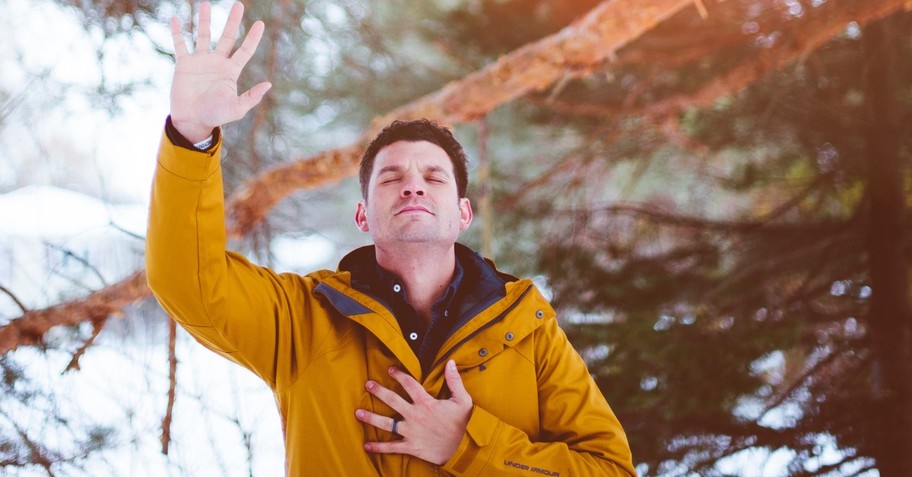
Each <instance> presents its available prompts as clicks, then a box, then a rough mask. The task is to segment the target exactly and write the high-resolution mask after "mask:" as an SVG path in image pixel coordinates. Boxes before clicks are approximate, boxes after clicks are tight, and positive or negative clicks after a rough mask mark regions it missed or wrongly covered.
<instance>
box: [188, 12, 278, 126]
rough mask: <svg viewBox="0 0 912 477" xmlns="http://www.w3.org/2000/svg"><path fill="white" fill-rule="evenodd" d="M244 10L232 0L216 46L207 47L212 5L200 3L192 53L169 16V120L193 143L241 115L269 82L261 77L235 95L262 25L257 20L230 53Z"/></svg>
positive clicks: (255, 101) (259, 98) (256, 99)
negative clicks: (171, 43)
mask: <svg viewBox="0 0 912 477" xmlns="http://www.w3.org/2000/svg"><path fill="white" fill-rule="evenodd" d="M243 15H244V6H243V5H242V4H240V3H235V4H234V5H233V6H232V7H231V12H230V13H229V15H228V21H227V22H226V23H225V30H224V32H223V33H222V36H221V37H220V38H219V40H218V43H216V45H215V49H211V50H210V42H211V37H210V31H209V21H210V6H209V4H208V3H207V2H204V3H202V4H201V5H200V11H199V31H198V33H197V40H196V48H195V49H194V52H193V53H190V52H189V51H188V50H187V45H186V43H185V42H184V39H183V35H182V30H181V25H180V21H179V20H178V19H177V18H176V17H175V18H172V19H171V36H172V38H173V40H174V52H175V56H176V58H177V64H176V66H175V68H174V78H173V79H172V83H171V121H172V123H173V124H174V127H175V128H177V130H178V131H179V132H180V133H181V134H182V135H184V137H186V138H187V139H189V140H190V141H192V142H199V141H201V140H203V139H205V138H207V137H209V136H210V135H211V134H212V129H213V128H216V127H219V126H221V125H223V124H226V123H229V122H231V121H236V120H238V119H240V118H242V117H243V116H244V115H245V114H247V111H249V110H250V109H251V108H253V107H254V106H256V105H257V104H258V103H259V102H260V100H261V99H262V98H263V95H264V94H266V92H267V91H268V90H269V88H270V87H271V85H270V84H269V83H266V82H264V83H260V84H258V85H256V86H254V87H253V88H250V89H249V90H248V91H246V92H245V93H244V94H241V95H238V91H237V81H238V77H239V76H240V74H241V71H242V70H243V69H244V66H246V65H247V62H248V61H250V58H251V57H252V56H253V53H254V51H256V47H257V45H258V44H259V43H260V39H261V38H262V36H263V28H264V27H263V22H261V21H257V22H255V23H254V24H253V25H252V26H251V27H250V31H249V32H248V34H247V36H246V37H245V38H244V41H243V42H242V43H241V46H240V48H238V49H237V51H235V52H234V54H233V55H232V54H231V50H232V49H233V47H234V44H235V41H236V39H237V35H238V31H239V29H240V24H241V18H242V17H243Z"/></svg>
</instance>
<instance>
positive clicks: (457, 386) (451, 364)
mask: <svg viewBox="0 0 912 477" xmlns="http://www.w3.org/2000/svg"><path fill="white" fill-rule="evenodd" d="M444 378H445V379H446V383H447V386H448V387H449V388H450V392H451V393H452V396H451V397H450V399H452V400H454V401H456V402H458V403H466V402H468V403H471V402H472V396H470V395H469V392H468V391H466V388H465V385H464V384H463V383H462V376H461V375H460V374H459V370H458V369H456V361H453V360H452V359H451V360H449V361H447V364H446V369H445V370H444Z"/></svg>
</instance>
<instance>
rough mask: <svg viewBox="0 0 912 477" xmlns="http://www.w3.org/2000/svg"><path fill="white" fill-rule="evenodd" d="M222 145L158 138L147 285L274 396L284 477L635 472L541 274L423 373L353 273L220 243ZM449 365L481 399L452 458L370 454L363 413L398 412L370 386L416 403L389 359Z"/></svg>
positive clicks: (480, 318) (377, 435)
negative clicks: (281, 269) (283, 268)
mask: <svg viewBox="0 0 912 477" xmlns="http://www.w3.org/2000/svg"><path fill="white" fill-rule="evenodd" d="M220 148H221V144H217V145H216V147H214V148H213V149H212V150H211V151H209V152H196V151H191V150H189V149H184V148H180V147H177V146H174V145H173V144H172V143H171V141H170V140H169V139H168V138H167V136H166V135H165V136H163V138H162V143H161V148H160V151H159V158H158V167H157V170H156V173H155V180H154V182H153V186H152V204H151V211H150V216H149V229H148V236H147V244H146V247H147V248H146V266H147V273H148V280H149V286H150V287H151V288H152V290H153V292H154V294H155V297H156V298H157V299H158V301H159V303H161V305H162V307H164V309H165V310H166V311H167V312H168V313H169V314H170V315H171V316H172V317H173V318H174V319H175V321H177V322H178V323H179V324H180V325H181V326H183V327H184V328H185V329H186V330H187V331H188V332H189V333H190V334H191V335H193V336H194V337H195V338H196V339H197V340H198V341H199V342H200V343H202V344H203V345H204V346H206V347H207V348H209V349H211V350H213V351H215V352H216V353H219V354H220V355H222V356H224V357H226V358H228V359H230V360H232V361H234V362H236V363H238V364H240V365H242V366H244V367H246V368H248V369H250V370H251V371H253V372H254V373H256V374H257V375H258V376H259V377H260V378H262V379H263V380H264V381H265V382H266V383H267V384H268V385H269V387H270V388H271V389H272V390H273V392H274V393H275V397H276V402H277V404H278V408H279V412H280V413H281V417H282V422H283V426H284V431H285V448H286V469H287V472H288V475H291V476H302V475H317V476H332V475H339V476H359V477H360V476H371V475H386V476H393V475H403V476H440V475H482V476H498V475H525V476H536V475H550V476H564V477H565V476H571V475H599V476H615V475H628V474H629V475H635V471H634V469H633V464H632V460H631V454H630V449H629V447H628V444H627V439H626V436H625V435H624V431H623V429H622V428H621V425H620V423H619V422H618V421H617V418H616V417H615V416H614V413H613V412H612V411H611V409H610V408H609V406H608V404H607V402H605V399H604V397H603V396H602V395H601V393H600V392H599V390H598V388H597V387H596V385H595V383H594V382H593V380H592V379H591V377H590V375H589V372H588V370H587V369H586V365H585V364H584V362H583V360H582V359H581V358H580V356H579V355H578V354H577V353H576V351H574V350H573V348H572V347H571V345H570V343H569V342H568V341H567V338H566V336H565V335H564V333H563V331H562V330H561V329H560V328H559V327H558V324H557V320H556V318H555V312H554V310H553V309H552V308H551V306H550V305H549V304H548V302H547V301H546V300H545V299H544V298H543V297H542V295H541V294H540V293H539V291H538V290H537V289H536V288H535V286H534V285H533V284H532V282H531V281H529V280H515V281H511V282H509V283H507V284H506V295H505V296H504V297H503V298H501V299H499V300H497V301H496V302H495V303H493V304H492V305H490V306H488V307H487V308H486V309H484V310H483V311H481V312H480V313H478V314H477V315H476V316H475V317H474V318H472V319H471V320H470V321H469V322H468V323H467V324H465V325H464V326H462V327H461V328H460V329H459V330H457V331H456V332H455V333H454V334H453V335H452V336H450V337H449V338H448V339H447V341H446V342H445V343H444V344H443V346H442V347H441V349H440V352H439V354H438V358H437V360H436V361H435V364H434V365H433V366H432V367H431V369H430V370H429V372H428V373H427V374H426V375H424V374H423V373H422V370H421V366H420V364H419V362H418V359H417V358H416V356H415V354H414V352H413V351H412V350H411V348H410V347H409V345H408V344H407V343H406V341H405V339H404V338H403V336H402V333H401V332H400V329H399V325H398V323H397V321H396V318H395V317H394V316H392V314H391V313H390V312H389V311H388V310H387V309H386V308H385V307H384V306H383V305H381V304H380V303H379V302H378V301H377V300H375V299H374V298H372V297H371V296H368V295H365V294H363V293H361V292H359V291H357V290H355V289H353V288H352V287H351V284H350V274H349V273H348V272H346V271H337V272H332V271H329V270H321V271H317V272H314V273H311V274H308V275H306V276H300V275H295V274H277V273H275V272H273V271H271V270H269V269H266V268H262V267H258V266H256V265H253V264H251V263H250V262H249V261H247V260H246V259H245V258H244V257H242V256H240V255H238V254H235V253H232V252H226V251H225V247H226V235H225V221H224V199H223V191H222V177H221V168H220V167H219V163H220ZM449 358H452V359H454V360H455V361H456V363H457V365H458V368H459V370H460V373H461V375H462V378H463V381H464V384H465V387H466V389H467V390H468V392H469V394H470V395H471V396H472V399H473V402H474V404H475V407H474V409H473V410H472V414H471V417H470V419H469V423H468V427H467V429H466V432H465V435H464V436H463V437H462V440H461V442H460V444H459V447H458V449H457V450H456V452H455V454H454V455H453V456H452V458H451V459H450V460H449V462H447V463H446V464H444V465H443V466H440V467H438V466H435V465H433V464H430V463H428V462H426V461H423V460H420V459H417V458H414V457H411V456H407V455H396V454H371V453H367V452H365V451H364V450H363V443H364V442H366V441H380V440H388V439H390V438H391V435H390V434H389V433H386V432H384V431H381V430H378V429H376V428H374V427H372V426H368V425H366V424H363V423H361V422H360V421H358V420H357V419H356V418H355V415H354V414H355V409H357V408H363V409H369V410H372V411H373V412H376V413H379V414H383V415H387V416H392V415H393V414H395V413H394V411H393V410H392V409H390V408H389V407H387V406H386V405H385V404H384V403H383V402H382V401H380V400H378V399H375V398H374V397H373V396H372V395H371V394H369V393H368V392H367V391H365V389H364V383H365V382H366V381H367V380H368V379H372V380H374V381H377V382H379V383H380V384H382V385H383V386H386V387H387V388H390V389H393V390H396V391H397V392H398V393H399V394H400V395H403V396H406V395H407V394H406V393H405V391H404V390H403V389H401V387H400V386H399V385H398V383H397V382H396V381H394V380H393V379H392V378H391V377H390V375H389V373H387V371H386V370H387V369H388V368H389V367H390V366H393V365H395V366H398V367H400V368H401V369H404V370H406V371H407V372H408V373H409V374H411V375H412V376H413V377H414V378H415V379H417V380H418V381H419V382H420V383H422V384H423V386H424V388H425V389H426V390H427V391H428V392H429V393H430V394H431V395H434V396H441V395H442V393H444V392H445V390H444V389H445V388H444V382H445V381H444V377H443V364H444V363H445V361H446V360H447V359H449Z"/></svg>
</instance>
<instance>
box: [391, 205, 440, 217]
mask: <svg viewBox="0 0 912 477" xmlns="http://www.w3.org/2000/svg"><path fill="white" fill-rule="evenodd" d="M413 213H425V214H431V215H434V214H432V213H431V211H430V210H428V209H427V207H424V206H423V205H417V204H413V205H407V206H405V207H403V208H401V209H399V212H396V215H403V214H413Z"/></svg>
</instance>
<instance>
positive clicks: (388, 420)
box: [355, 409, 402, 434]
mask: <svg viewBox="0 0 912 477" xmlns="http://www.w3.org/2000/svg"><path fill="white" fill-rule="evenodd" d="M355 417H356V418H357V419H358V420H359V421H361V422H363V423H366V424H370V425H372V426H374V427H376V428H377V429H383V430H384V431H386V432H390V433H392V432H393V421H394V419H393V418H392V417H387V416H381V415H380V414H375V413H373V412H370V411H368V410H365V409H358V410H356V411H355ZM401 431H402V422H401V421H400V422H399V424H398V425H397V426H396V434H400V432H401Z"/></svg>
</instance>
